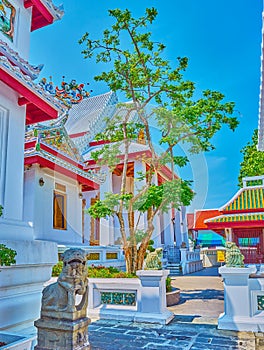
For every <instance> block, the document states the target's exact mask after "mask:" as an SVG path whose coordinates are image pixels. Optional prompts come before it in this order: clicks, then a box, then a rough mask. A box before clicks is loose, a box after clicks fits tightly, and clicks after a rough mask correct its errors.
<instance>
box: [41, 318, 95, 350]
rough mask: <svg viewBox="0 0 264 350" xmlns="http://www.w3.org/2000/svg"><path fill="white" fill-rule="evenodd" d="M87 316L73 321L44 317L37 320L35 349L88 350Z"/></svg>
mask: <svg viewBox="0 0 264 350" xmlns="http://www.w3.org/2000/svg"><path fill="white" fill-rule="evenodd" d="M89 323H90V319H89V318H88V317H84V318H80V319H78V320H75V321H70V320H64V319H58V318H51V317H45V318H41V319H39V320H37V321H36V322H35V326H36V327H37V328H38V345H37V346H36V347H35V350H54V349H56V350H65V349H69V350H72V349H74V350H90V345H89V341H88V325H89Z"/></svg>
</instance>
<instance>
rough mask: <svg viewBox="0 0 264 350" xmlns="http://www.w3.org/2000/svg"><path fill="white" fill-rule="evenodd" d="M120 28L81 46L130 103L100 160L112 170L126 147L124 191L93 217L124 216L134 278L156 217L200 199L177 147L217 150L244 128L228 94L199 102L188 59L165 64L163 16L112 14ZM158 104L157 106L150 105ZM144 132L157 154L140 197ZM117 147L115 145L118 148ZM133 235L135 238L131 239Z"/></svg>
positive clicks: (206, 95) (211, 94)
mask: <svg viewBox="0 0 264 350" xmlns="http://www.w3.org/2000/svg"><path fill="white" fill-rule="evenodd" d="M109 15H110V16H111V17H112V18H113V20H114V23H113V25H112V26H111V27H110V28H109V29H106V30H105V31H104V32H103V34H102V38H101V39H95V40H94V39H91V38H90V36H89V34H88V33H86V34H85V35H84V36H83V37H82V39H81V40H80V44H82V45H84V49H83V51H82V53H83V55H84V57H85V58H92V57H93V56H94V55H95V57H96V61H97V62H98V63H105V64H106V66H107V71H104V72H103V73H101V74H100V75H98V76H96V77H95V80H96V81H103V82H105V83H106V84H107V85H108V87H109V88H110V89H111V90H113V91H117V92H119V93H121V94H123V95H124V96H125V97H126V98H127V99H128V100H129V101H130V102H129V103H126V104H120V106H119V112H118V113H117V115H116V116H115V117H113V118H112V119H111V120H108V127H107V128H106V130H105V131H104V133H103V134H101V135H98V139H104V140H108V141H111V142H112V143H108V144H107V145H105V147H103V148H102V149H101V150H100V151H97V152H95V153H94V154H93V156H94V159H95V160H96V161H98V162H100V164H107V165H108V166H110V167H111V168H112V169H114V168H115V166H116V165H117V164H118V163H120V157H118V155H119V154H120V149H119V147H120V146H121V145H122V147H123V159H122V162H123V168H122V177H121V179H122V182H121V190H120V193H118V194H112V193H107V194H105V199H104V200H99V201H98V202H97V203H96V204H94V205H93V206H92V207H90V209H89V213H90V215H91V216H93V217H105V216H107V215H113V216H116V217H117V218H118V220H119V224H120V231H121V237H122V242H123V249H124V253H125V259H126V265H127V271H128V272H135V271H136V270H138V269H141V268H142V265H143V261H144V255H145V252H146V249H147V246H148V242H149V240H150V238H151V235H152V233H153V230H154V226H153V219H154V217H155V215H157V214H158V212H159V211H168V210H169V208H171V207H174V208H179V206H181V205H188V204H190V202H191V200H192V198H193V195H194V193H193V192H192V191H191V189H190V182H189V181H183V180H181V179H179V178H177V177H176V176H175V175H174V170H175V166H184V165H186V164H187V162H188V159H187V157H181V156H177V154H176V151H175V147H176V146H177V145H178V144H179V143H180V142H185V143H188V144H189V145H190V152H201V151H209V150H211V149H213V148H214V146H213V144H212V143H211V138H212V137H213V136H214V135H215V133H216V132H217V131H218V130H220V129H221V127H222V125H223V124H226V125H227V126H228V127H229V128H230V129H231V130H234V129H235V128H236V126H237V125H238V121H237V119H236V118H235V117H234V116H232V115H233V108H234V103H233V102H224V95H223V94H221V93H220V92H217V91H211V90H205V91H203V92H202V93H201V94H200V97H199V98H195V96H197V92H196V88H195V84H194V82H192V81H189V80H186V79H184V76H183V74H184V71H185V70H186V69H187V66H188V59H187V58H186V57H178V58H177V63H176V64H175V67H171V65H170V62H169V61H168V60H166V59H164V50H165V45H164V44H162V43H160V42H156V41H154V40H152V38H151V32H150V31H149V29H148V28H149V26H150V25H151V24H152V23H153V21H154V20H155V19H156V16H157V10H156V9H154V8H147V9H146V11H145V14H144V15H143V16H142V17H139V18H134V17H133V16H132V14H131V12H130V11H129V10H127V9H126V10H124V11H122V10H120V9H115V10H109ZM151 105H152V106H153V105H155V106H156V107H155V108H150V106H151ZM153 120H155V122H156V123H157V125H158V128H159V129H160V132H161V137H160V139H159V140H158V141H157V139H155V142H158V143H159V144H160V145H161V146H162V148H163V149H164V151H163V152H161V153H158V152H157V151H156V149H155V147H154V142H153V139H152V135H151V131H150V126H151V123H152V121H153ZM142 130H143V133H144V137H145V140H146V144H147V146H148V148H149V150H150V151H151V156H149V157H148V158H146V159H145V162H146V163H147V164H148V165H149V170H148V171H147V172H146V173H140V174H139V173H138V174H137V180H141V182H142V187H141V189H140V190H139V191H138V192H136V193H127V190H126V188H127V184H126V181H127V178H126V174H127V167H128V154H129V148H130V145H131V143H132V142H133V141H135V140H136V139H137V137H138V134H139V133H140V132H142ZM113 141H115V142H113ZM165 164H170V167H171V172H172V174H173V175H172V178H171V179H170V181H167V182H165V183H163V184H162V185H160V186H157V185H155V184H153V177H154V175H155V174H156V173H157V172H158V171H159V170H160V169H161V167H162V166H164V165H165ZM134 211H137V212H139V213H142V214H143V213H145V212H146V211H147V212H148V222H147V228H146V232H145V235H143V236H142V240H141V242H140V244H137V240H136V232H137V231H138V227H137V224H135V225H134V224H133V212H134ZM125 213H128V221H129V225H128V226H129V228H128V232H126V225H125V218H124V214H125ZM128 237H129V239H128Z"/></svg>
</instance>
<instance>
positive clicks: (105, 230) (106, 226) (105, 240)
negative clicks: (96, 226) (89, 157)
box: [100, 166, 114, 245]
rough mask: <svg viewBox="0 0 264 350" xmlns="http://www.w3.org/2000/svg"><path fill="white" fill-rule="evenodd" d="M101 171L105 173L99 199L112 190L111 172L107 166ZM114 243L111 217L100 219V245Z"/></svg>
mask: <svg viewBox="0 0 264 350" xmlns="http://www.w3.org/2000/svg"><path fill="white" fill-rule="evenodd" d="M101 171H102V172H104V173H106V180H105V182H104V183H103V184H101V186H100V199H104V198H105V193H106V192H113V183H112V181H113V179H112V173H111V172H110V171H109V169H108V167H107V166H103V167H102V169H101ZM110 244H114V225H113V219H112V217H110V218H106V219H100V245H110Z"/></svg>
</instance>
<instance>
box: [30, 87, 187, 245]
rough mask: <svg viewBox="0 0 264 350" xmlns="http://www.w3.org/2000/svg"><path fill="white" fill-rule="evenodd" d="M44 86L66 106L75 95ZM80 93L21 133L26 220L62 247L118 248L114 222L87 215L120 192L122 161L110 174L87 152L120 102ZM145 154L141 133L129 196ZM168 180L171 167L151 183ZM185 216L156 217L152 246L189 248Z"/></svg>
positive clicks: (142, 220)
mask: <svg viewBox="0 0 264 350" xmlns="http://www.w3.org/2000/svg"><path fill="white" fill-rule="evenodd" d="M43 84H44V85H43V86H44V88H45V89H46V90H47V91H51V93H52V94H53V95H54V96H56V97H57V98H61V100H62V101H64V102H65V96H66V97H67V98H68V96H73V93H72V92H73V91H72V90H75V89H70V88H69V86H70V84H67V83H66V82H63V83H62V84H61V85H62V87H61V89H59V88H58V87H57V88H54V87H53V86H54V84H53V83H52V82H48V83H47V81H46V80H44V82H43ZM75 84H76V83H75ZM65 86H68V87H67V94H66V93H65V94H63V93H62V91H63V89H64V92H65ZM76 86H82V85H77V84H76ZM82 92H83V93H82V95H83V96H82V98H80V99H79V100H74V101H68V102H69V105H70V107H71V108H70V109H69V110H68V111H67V112H65V113H63V114H62V115H61V116H60V118H59V119H58V120H57V121H55V122H54V121H50V122H44V123H38V124H37V125H33V126H30V127H29V128H28V130H27V132H26V134H25V178H24V186H25V191H24V201H25V209H24V217H25V219H26V220H27V221H29V222H31V223H32V225H33V226H34V228H35V235H36V237H37V238H38V239H47V240H51V241H55V242H56V243H58V244H59V245H66V246H69V245H80V244H81V245H82V246H86V247H90V246H92V247H96V246H97V247H98V248H99V247H111V246H114V245H115V246H120V244H121V237H120V232H119V227H118V222H117V220H116V219H114V218H112V217H110V218H107V219H94V218H92V217H90V215H88V214H87V209H88V208H89V207H90V205H92V204H93V203H95V201H96V200H98V199H99V198H100V199H103V198H104V195H105V193H106V192H113V193H119V191H120V183H121V176H120V175H121V172H122V169H123V164H122V160H120V164H118V165H117V166H116V168H115V169H114V171H110V170H109V169H108V167H107V166H103V167H102V166H98V165H97V164H96V162H95V161H94V160H93V159H92V157H91V152H94V151H95V150H98V149H100V147H102V144H103V141H94V138H95V136H96V135H97V134H98V133H100V132H102V131H103V130H104V128H105V127H106V122H105V119H106V117H108V118H111V116H112V115H114V114H115V113H119V110H118V108H119V107H117V106H118V99H117V96H116V94H115V93H114V92H111V91H110V92H108V93H105V94H102V95H98V96H92V97H90V96H89V95H88V94H86V93H85V92H84V90H83V88H82ZM59 93H60V95H59ZM63 95H64V98H63ZM77 95H81V94H77ZM67 98H66V102H67ZM149 155H150V150H149V149H148V147H147V146H146V144H145V141H144V135H141V134H140V135H139V136H138V140H137V142H133V143H132V144H131V145H130V149H129V164H128V170H127V186H128V187H129V188H128V189H127V191H128V192H134V191H137V187H138V185H139V182H138V181H134V180H135V176H136V174H137V172H138V171H140V172H143V173H144V172H146V171H147V170H148V164H147V162H145V161H144V159H146V158H147V157H148V156H149ZM120 159H122V146H121V147H120ZM171 176H172V174H171V171H170V170H169V168H168V167H166V166H163V168H162V169H160V171H159V173H157V174H156V177H155V183H156V184H157V185H160V184H161V183H163V182H164V181H166V180H167V179H170V178H171ZM40 198H41V200H40ZM175 212H176V213H175ZM185 213H186V208H185V207H181V208H180V210H178V211H174V210H170V211H169V212H168V213H162V214H160V215H159V216H157V217H156V218H155V223H154V224H155V225H154V226H155V231H154V233H153V240H154V244H155V246H172V245H177V246H178V247H180V245H181V244H182V242H183V241H184V242H186V244H187V245H188V238H187V225H186V214H185ZM137 215H139V214H136V213H135V217H134V221H135V222H137V221H138V220H139V229H141V230H144V229H145V228H146V224H147V215H142V216H141V217H137ZM87 249H88V248H87ZM94 251H95V250H94Z"/></svg>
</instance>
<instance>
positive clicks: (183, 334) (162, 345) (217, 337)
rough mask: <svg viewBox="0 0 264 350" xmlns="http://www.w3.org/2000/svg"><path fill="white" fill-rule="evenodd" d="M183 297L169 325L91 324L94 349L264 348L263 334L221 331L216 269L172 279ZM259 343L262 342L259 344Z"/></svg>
mask: <svg viewBox="0 0 264 350" xmlns="http://www.w3.org/2000/svg"><path fill="white" fill-rule="evenodd" d="M172 284H173V286H174V287H176V288H180V290H181V300H180V303H179V304H178V305H176V306H172V307H170V308H169V309H170V310H171V311H173V312H174V314H175V318H174V320H173V321H172V322H171V323H169V324H168V325H164V326H162V325H151V324H146V323H130V322H117V321H114V320H109V321H105V320H98V321H93V322H92V323H91V324H90V326H89V340H90V343H91V350H132V349H133V350H137V349H138V350H140V349H151V350H156V349H160V350H170V349H171V350H173V349H174V350H232V349H234V350H235V349H239V350H263V349H264V341H263V338H261V336H262V335H261V334H260V335H258V338H257V339H256V337H255V335H254V333H252V332H233V331H221V330H218V329H217V319H218V316H219V314H220V313H222V312H223V310H224V294H223V283H222V278H221V277H219V276H218V269H217V268H209V269H204V270H203V271H201V272H198V273H195V274H192V275H187V276H179V277H174V278H173V283H172ZM256 343H259V345H258V346H256Z"/></svg>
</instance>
